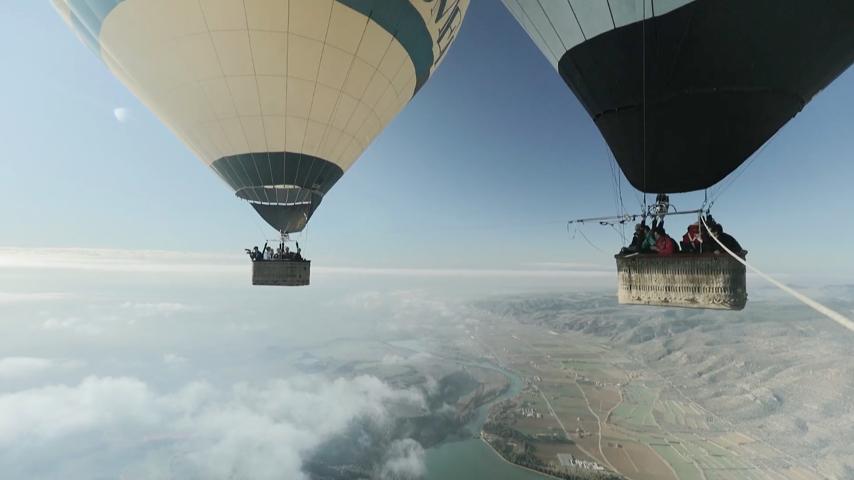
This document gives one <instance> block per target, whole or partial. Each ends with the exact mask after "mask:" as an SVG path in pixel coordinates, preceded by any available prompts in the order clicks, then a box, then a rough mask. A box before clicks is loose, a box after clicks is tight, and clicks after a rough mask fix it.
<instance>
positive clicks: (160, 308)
mask: <svg viewBox="0 0 854 480" xmlns="http://www.w3.org/2000/svg"><path fill="white" fill-rule="evenodd" d="M122 308H123V309H125V310H130V311H133V312H135V313H136V314H138V315H140V316H144V317H168V316H171V315H174V314H176V313H182V312H192V311H195V310H197V308H196V307H193V306H190V305H186V304H183V303H177V302H158V303H134V302H125V303H123V304H122Z"/></svg>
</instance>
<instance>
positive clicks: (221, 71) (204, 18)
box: [196, 0, 270, 201]
mask: <svg viewBox="0 0 854 480" xmlns="http://www.w3.org/2000/svg"><path fill="white" fill-rule="evenodd" d="M196 5H197V6H198V7H199V11H201V12H202V20H204V22H205V29H206V30H207V32H208V38H209V39H210V41H211V45H212V46H213V49H214V53H216V61H217V64H218V65H219V71H220V73H222V78H223V81H225V87H226V88H227V89H228V95H229V96H230V97H231V104H232V106H234V113H235V115H236V116H237V122H238V123H239V124H240V131H241V132H243V139H244V140H246V149H247V150H248V152H249V155H250V158H251V159H252V164H253V165H254V166H255V171H256V173H257V174H258V180H261V172H260V171H259V170H258V165H257V164H255V157H254V156H253V155H252V146H251V145H249V136H248V135H246V128H245V127H244V126H243V120H241V116H240V110H239V109H238V108H237V102H236V101H235V99H234V92H232V91H231V85H230V84H229V83H228V77H227V76H226V75H225V69H224V68H223V67H222V59H221V58H220V56H219V51H218V50H217V48H216V43H215V42H214V40H213V32H212V31H211V27H210V24H208V17H207V14H205V9H204V8H203V7H202V2H201V0H196ZM244 13H245V12H244ZM250 48H252V47H251V45H250ZM253 67H254V65H253ZM256 93H257V92H256ZM258 114H259V115H260V114H261V112H258ZM263 123H264V120H263V117H262V119H261V124H262V125H263ZM240 167H241V168H243V170H244V171H245V172H246V177H247V178H248V179H249V180H250V181H251V180H252V176H251V175H249V171H248V170H246V166H245V165H243V163H241V164H240ZM264 195H265V196H266V195H267V192H264ZM267 200H268V201H269V200H270V199H269V197H268V198H267Z"/></svg>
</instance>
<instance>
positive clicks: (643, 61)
mask: <svg viewBox="0 0 854 480" xmlns="http://www.w3.org/2000/svg"><path fill="white" fill-rule="evenodd" d="M641 2H642V3H643V9H642V11H643V13H642V16H643V18H641V36H642V39H641V57H642V58H641V65H642V66H641V71H642V78H641V92H642V96H643V112H642V114H643V139H642V141H641V144H642V145H643V206H644V210H646V0H641Z"/></svg>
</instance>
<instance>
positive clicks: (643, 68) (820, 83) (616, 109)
mask: <svg viewBox="0 0 854 480" xmlns="http://www.w3.org/2000/svg"><path fill="white" fill-rule="evenodd" d="M503 2H504V4H505V5H506V6H507V8H508V9H509V10H510V12H511V13H512V14H513V16H514V17H515V18H516V20H517V21H518V22H519V23H520V24H521V25H522V27H523V28H524V29H525V31H526V32H527V33H528V35H529V36H530V37H531V38H532V39H533V40H534V42H535V43H536V44H537V46H538V47H539V49H540V50H541V51H542V52H543V54H544V55H545V56H546V57H547V58H548V60H549V61H550V62H551V63H552V65H553V66H554V67H555V68H556V69H557V70H558V72H559V73H560V75H561V77H563V79H564V81H565V82H566V83H567V85H569V87H570V88H571V89H572V91H573V92H574V93H575V95H576V96H577V97H578V99H579V101H580V102H581V103H582V105H583V106H584V108H585V109H586V110H587V112H588V113H589V114H590V116H591V117H592V118H593V119H594V121H595V122H596V126H597V127H598V128H599V130H600V131H601V132H602V135H603V137H604V138H605V140H606V142H607V143H608V145H609V146H610V148H611V151H612V152H613V153H614V156H615V158H616V159H617V162H618V163H619V165H620V167H621V169H622V170H623V172H624V173H625V174H626V177H627V178H628V180H629V182H631V184H632V185H633V186H635V187H636V188H638V189H640V190H643V191H646V192H682V191H691V190H698V189H702V188H707V187H709V186H711V185H713V184H715V183H716V182H718V181H719V180H721V179H722V178H724V177H725V176H726V175H727V174H729V173H730V172H732V171H733V170H734V169H735V168H737V167H738V166H739V165H740V164H741V163H742V162H744V161H745V160H746V159H747V158H748V157H749V156H750V155H751V154H752V153H753V152H754V151H756V150H757V149H758V148H759V147H760V146H761V145H762V144H763V143H765V142H766V141H767V140H768V139H769V138H770V137H771V136H772V135H773V134H774V133H775V132H776V131H777V130H778V129H780V127H782V126H783V125H784V124H785V123H786V122H787V121H788V120H789V119H791V118H792V117H793V116H794V115H795V114H797V113H798V112H799V111H800V110H801V109H802V108H803V107H804V105H805V104H806V103H807V102H809V100H810V99H811V98H812V97H813V96H814V95H815V94H816V93H817V92H818V91H819V90H821V89H822V88H824V87H825V86H827V85H828V84H829V83H830V82H831V81H832V80H833V79H834V78H835V77H836V76H838V75H839V74H840V73H842V72H843V71H844V70H845V69H846V68H847V67H848V66H849V65H851V63H852V61H854V2H852V1H851V0H815V1H803V0H659V1H653V0H646V1H645V2H644V0H566V1H544V0H503ZM643 19H645V21H642V20H643Z"/></svg>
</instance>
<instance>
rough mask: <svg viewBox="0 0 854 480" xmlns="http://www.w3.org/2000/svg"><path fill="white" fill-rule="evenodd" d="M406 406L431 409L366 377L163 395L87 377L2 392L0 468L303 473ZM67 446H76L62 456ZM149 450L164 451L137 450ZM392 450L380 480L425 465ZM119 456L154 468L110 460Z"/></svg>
mask: <svg viewBox="0 0 854 480" xmlns="http://www.w3.org/2000/svg"><path fill="white" fill-rule="evenodd" d="M404 407H406V408H410V409H411V408H413V407H414V408H418V409H422V408H425V404H424V399H423V397H422V396H421V394H420V393H418V392H416V391H414V390H396V389H394V388H392V387H390V386H389V385H387V384H385V383H383V382H382V381H380V380H379V379H377V378H375V377H370V376H359V377H355V378H352V379H343V378H342V379H336V380H331V381H330V380H327V379H324V378H321V377H314V376H301V377H295V378H291V379H287V380H274V381H269V382H267V383H264V384H261V385H249V384H237V385H234V386H233V387H231V388H230V389H217V388H214V387H213V386H211V385H209V384H207V383H203V382H194V383H191V384H188V385H186V386H185V387H183V388H181V389H180V390H178V391H176V392H174V393H166V394H163V393H158V392H157V391H156V390H154V389H153V388H151V387H150V386H149V385H147V384H146V383H144V382H142V381H140V380H138V379H135V378H127V377H121V378H115V377H88V378H86V379H84V380H83V381H82V382H80V383H79V384H78V385H75V386H68V385H50V386H44V387H40V388H34V389H28V390H22V391H17V392H13V393H7V394H0V470H4V471H8V470H9V469H11V468H14V469H15V471H18V472H22V474H26V472H27V470H26V469H27V465H22V464H21V459H22V458H33V459H38V462H39V465H35V464H34V465H29V467H30V468H32V469H35V468H39V469H42V468H44V464H49V465H51V468H55V469H56V470H57V473H60V472H62V471H63V467H64V466H67V465H65V463H66V462H67V464H68V465H71V464H73V465H74V466H75V468H79V466H80V465H81V462H83V463H86V464H88V465H91V468H92V469H107V471H101V470H97V471H89V472H87V473H88V476H90V477H92V476H98V477H100V476H108V475H109V476H121V475H122V473H124V472H128V471H132V470H134V471H157V470H163V469H175V470H177V471H172V472H171V474H170V475H169V476H175V475H179V476H184V477H192V478H197V477H198V478H252V479H260V480H263V479H281V478H288V479H302V478H305V474H304V473H303V472H302V462H303V459H305V458H306V457H307V456H308V455H310V454H311V453H312V450H313V449H315V448H317V447H318V446H320V445H321V444H323V443H324V442H325V441H327V440H330V439H332V438H334V437H335V436H337V435H341V434H343V433H345V432H346V430H347V428H348V427H349V426H350V425H351V423H352V422H353V421H354V420H356V419H360V418H361V419H365V420H370V421H372V422H377V423H379V424H385V423H386V422H387V421H388V420H389V419H390V418H391V415H392V414H391V412H393V411H395V409H396V408H404ZM105 441H108V442H109V447H108V448H106V447H104V442H105ZM62 445H74V448H73V449H70V450H69V451H67V452H65V455H67V456H63V452H62V449H61V448H59V447H61V446H62ZM102 447H104V448H102ZM143 447H146V448H155V449H165V450H166V451H162V452H161V455H159V456H158V455H147V456H146V455H139V452H141V451H142V450H141V449H142V448H143ZM122 448H124V449H125V450H126V451H118V452H117V451H116V449H122ZM80 452H91V453H89V455H90V456H91V458H90V457H87V458H81V457H80ZM389 452H390V455H388V456H387V458H386V459H384V460H383V462H384V463H383V465H382V467H381V469H380V471H381V472H388V473H387V475H388V476H385V477H384V478H408V477H404V476H402V475H406V474H408V473H409V472H418V471H422V470H419V468H420V469H423V465H421V463H423V462H422V458H423V449H421V448H420V445H418V444H417V443H415V442H413V441H411V440H409V441H404V442H401V443H399V444H398V445H397V446H396V447H394V448H392V449H390V450H389ZM122 453H124V454H133V457H134V458H138V459H139V462H143V463H151V462H154V463H156V465H140V464H134V465H127V464H121V465H120V466H116V465H115V462H112V463H111V462H110V460H111V458H120V457H121V454H122ZM121 458H127V456H125V457H121ZM34 461H35V460H34ZM420 462H421V463H420ZM419 465H421V466H419ZM111 468H112V469H113V470H117V471H113V470H109V469H111ZM39 471H40V472H42V473H44V472H43V470H39ZM181 472H184V473H188V474H186V475H181ZM393 475H398V476H393Z"/></svg>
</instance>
